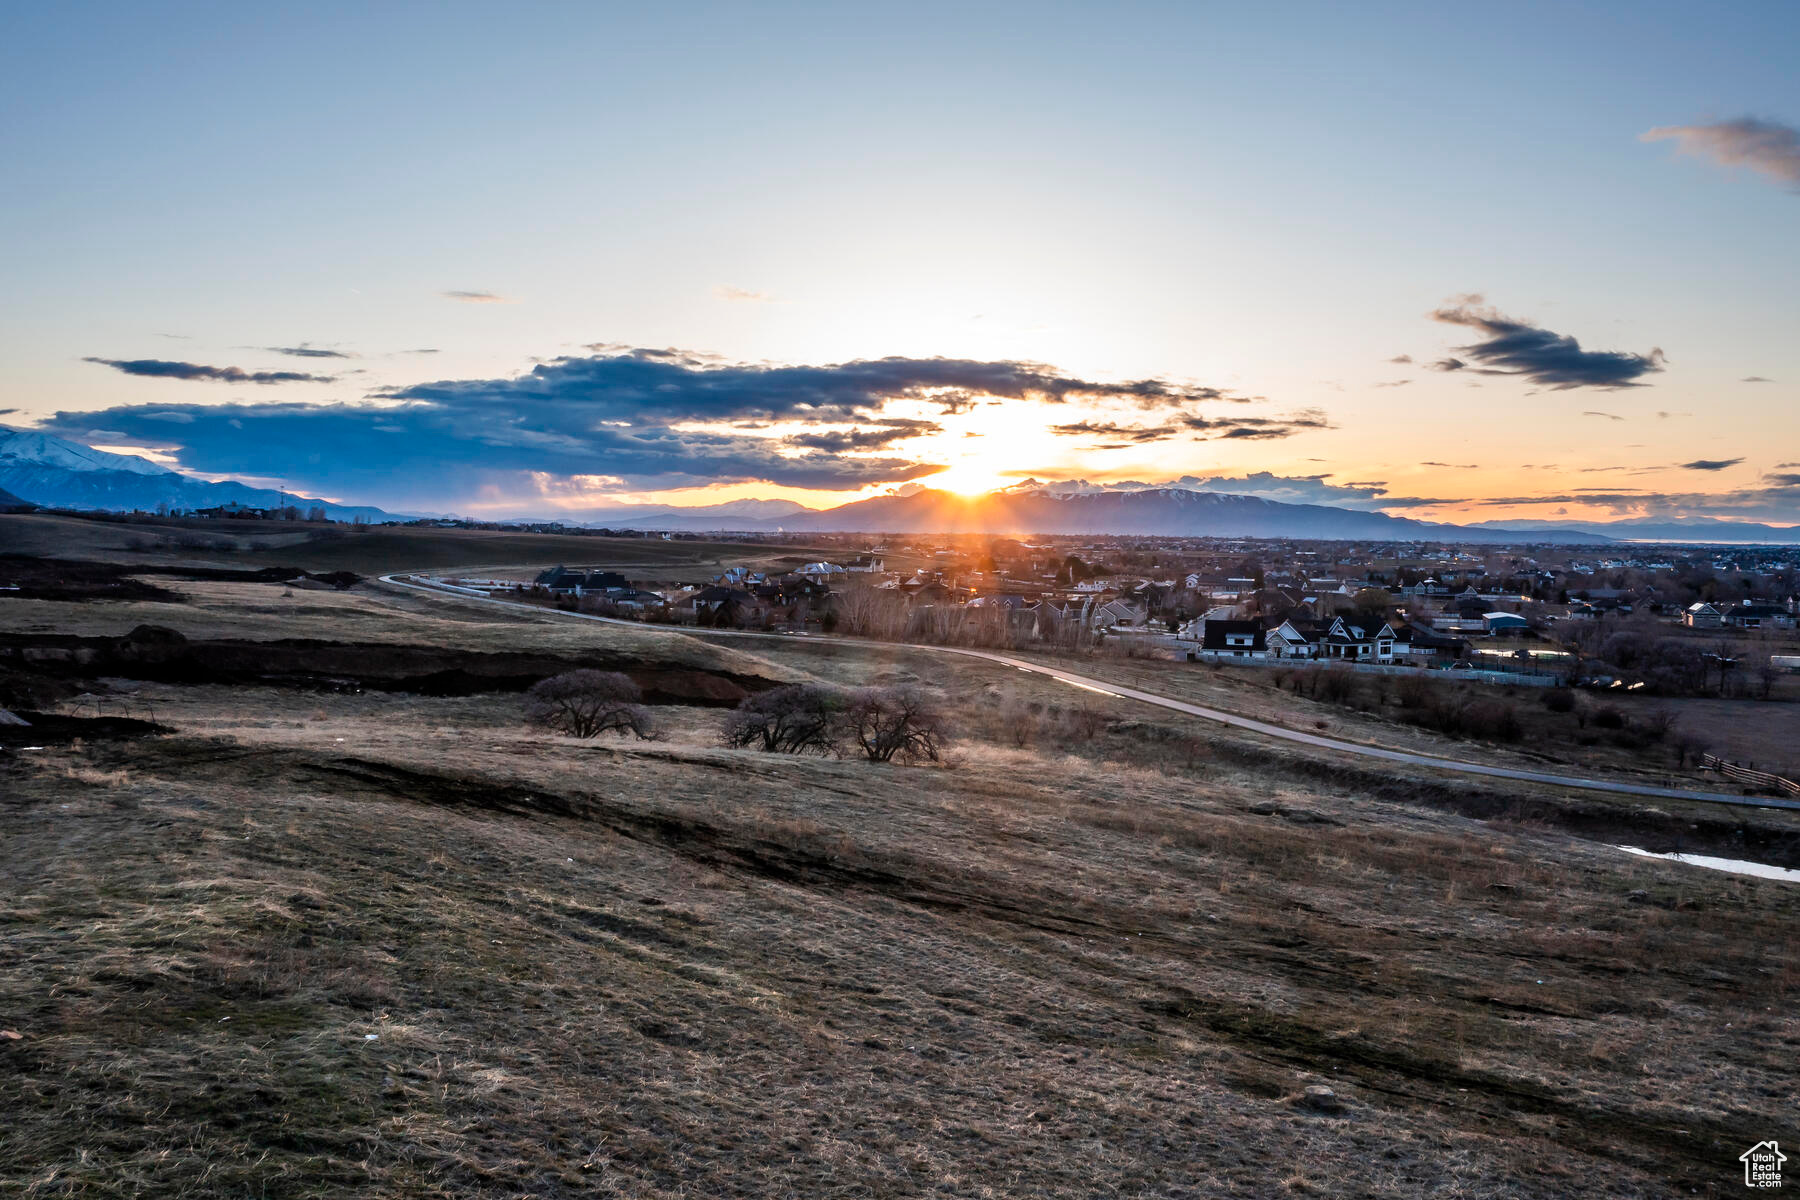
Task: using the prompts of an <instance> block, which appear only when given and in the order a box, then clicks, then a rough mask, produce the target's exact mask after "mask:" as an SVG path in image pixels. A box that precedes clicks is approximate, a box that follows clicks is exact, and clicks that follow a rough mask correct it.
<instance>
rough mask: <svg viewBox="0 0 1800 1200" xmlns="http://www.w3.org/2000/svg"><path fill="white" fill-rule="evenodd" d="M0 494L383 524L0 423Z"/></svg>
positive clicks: (83, 505) (64, 502) (125, 508)
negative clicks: (306, 512) (317, 512)
mask: <svg viewBox="0 0 1800 1200" xmlns="http://www.w3.org/2000/svg"><path fill="white" fill-rule="evenodd" d="M0 490H3V491H5V492H9V493H11V494H12V495H14V496H16V497H18V498H20V499H22V500H26V501H29V502H30V503H32V504H37V505H41V506H43V507H45V508H73V509H100V510H103V511H106V512H134V511H143V512H155V511H156V510H157V509H158V508H170V509H195V508H213V507H216V506H219V505H226V504H237V505H241V506H243V507H245V508H286V507H288V506H289V505H293V506H295V507H298V508H301V509H308V508H312V507H314V506H315V505H316V506H319V507H322V508H324V510H325V513H326V515H327V516H329V517H331V518H332V519H333V520H336V521H351V520H355V519H356V518H357V517H361V518H363V519H364V520H368V521H383V520H388V519H389V514H388V513H385V512H383V511H382V510H381V509H379V508H371V507H368V506H365V505H347V504H333V503H330V502H328V501H324V500H318V499H314V498H313V497H311V496H302V495H299V494H297V493H295V492H284V491H278V490H276V489H274V488H259V487H252V486H251V485H249V484H246V483H239V482H238V481H236V480H235V479H227V480H222V481H220V482H217V483H215V482H212V481H210V480H206V479H197V478H195V477H194V476H192V475H183V474H182V473H181V472H179V471H172V470H170V469H169V468H168V467H165V466H163V465H161V464H160V463H153V462H151V461H150V460H149V459H147V458H141V457H139V456H138V455H135V454H113V453H111V452H110V451H106V450H96V449H94V448H93V447H92V446H84V445H82V444H81V443H80V442H71V441H69V440H68V439H66V438H59V437H52V436H51V435H50V434H47V433H34V432H32V431H30V430H22V429H12V428H9V427H7V426H4V425H0Z"/></svg>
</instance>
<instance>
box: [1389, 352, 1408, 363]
mask: <svg viewBox="0 0 1800 1200" xmlns="http://www.w3.org/2000/svg"><path fill="white" fill-rule="evenodd" d="M1388 361H1389V362H1391V363H1409V362H1411V361H1412V355H1410V354H1396V355H1394V357H1392V358H1390V359H1388Z"/></svg>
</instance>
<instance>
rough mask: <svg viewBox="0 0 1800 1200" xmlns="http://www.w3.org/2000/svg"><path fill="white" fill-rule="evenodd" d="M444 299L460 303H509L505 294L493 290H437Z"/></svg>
mask: <svg viewBox="0 0 1800 1200" xmlns="http://www.w3.org/2000/svg"><path fill="white" fill-rule="evenodd" d="M438 294H439V295H440V296H442V297H443V298H444V299H446V300H455V301H458V302H459V303H462V304H510V303H512V301H510V300H508V299H507V298H506V297H505V296H497V295H495V294H494V293H493V292H458V291H451V292H439V293H438Z"/></svg>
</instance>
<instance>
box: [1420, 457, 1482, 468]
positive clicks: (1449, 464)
mask: <svg viewBox="0 0 1800 1200" xmlns="http://www.w3.org/2000/svg"><path fill="white" fill-rule="evenodd" d="M1419 465H1420V466H1421V467H1449V468H1451V469H1452V470H1457V471H1473V470H1475V469H1476V467H1477V465H1478V464H1476V463H1452V462H1437V461H1435V460H1432V459H1427V460H1425V461H1424V462H1422V463H1420V464H1419Z"/></svg>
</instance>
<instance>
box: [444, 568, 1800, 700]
mask: <svg viewBox="0 0 1800 1200" xmlns="http://www.w3.org/2000/svg"><path fill="white" fill-rule="evenodd" d="M767 540H768V543H769V550H770V559H769V560H768V561H767V562H763V563H758V564H745V565H728V566H722V567H721V568H720V569H718V570H716V571H714V572H712V573H710V574H703V575H700V576H694V575H692V574H691V573H690V575H689V577H686V578H680V579H676V578H656V577H651V576H640V575H638V574H636V573H635V572H631V571H629V570H627V569H621V568H617V567H580V566H568V565H563V566H558V567H555V568H552V569H550V570H547V571H543V572H540V573H538V574H537V575H536V576H534V577H533V578H532V579H530V580H523V579H502V580H491V579H490V580H472V579H449V580H447V582H449V583H452V584H454V585H458V586H464V587H475V588H480V589H482V590H487V591H495V590H505V591H509V592H514V593H517V594H519V595H520V596H521V597H524V598H527V599H535V601H536V602H539V603H547V604H551V605H554V606H557V607H562V608H572V609H577V610H579V611H582V612H587V613H591V614H595V615H604V616H612V617H618V618H622V619H630V620H641V621H653V622H662V623H673V624H686V625H695V626H701V627H725V628H734V629H760V630H765V631H770V632H780V633H786V634H791V635H805V634H808V633H813V634H831V633H835V634H845V635H851V636H859V637H874V638H882V639H887V640H894V641H913V642H927V643H945V644H968V645H983V646H1004V647H1011V648H1016V649H1030V648H1034V647H1036V648H1042V649H1046V650H1071V651H1081V652H1113V653H1124V654H1128V655H1131V656H1133V657H1139V658H1143V659H1146V660H1152V661H1154V660H1164V661H1168V662H1193V663H1215V664H1235V665H1239V666H1258V665H1270V666H1272V665H1278V664H1285V665H1289V666H1306V665H1320V666H1325V665H1329V666H1338V667H1342V668H1345V669H1351V670H1370V671H1388V672H1395V671H1399V672H1405V671H1432V670H1437V671H1443V670H1453V671H1457V672H1459V673H1461V674H1462V676H1463V677H1465V678H1470V679H1478V680H1482V681H1489V682H1512V683H1533V684H1540V685H1548V684H1557V683H1572V682H1583V683H1595V682H1597V683H1598V684H1599V685H1600V686H1613V685H1614V684H1615V683H1616V684H1617V686H1621V687H1652V688H1655V689H1658V690H1665V689H1678V688H1679V687H1680V686H1683V685H1680V684H1678V682H1677V681H1678V680H1679V679H1686V680H1689V681H1690V682H1691V684H1692V686H1693V687H1694V688H1703V687H1705V686H1707V684H1706V680H1707V679H1708V678H1709V676H1716V677H1717V679H1718V681H1719V686H1720V687H1723V686H1725V684H1726V683H1728V682H1730V680H1731V679H1732V678H1733V676H1732V672H1733V671H1737V672H1739V674H1738V676H1736V678H1738V679H1747V678H1749V677H1750V675H1751V674H1753V673H1755V672H1758V671H1761V672H1763V673H1765V674H1766V673H1769V672H1781V671H1785V670H1788V669H1790V668H1789V667H1788V665H1787V664H1789V663H1792V662H1794V661H1795V660H1794V658H1793V654H1792V652H1793V651H1794V650H1795V649H1800V647H1792V646H1787V645H1785V644H1777V643H1771V645H1770V647H1769V648H1768V649H1767V650H1759V649H1758V647H1757V646H1756V645H1745V646H1736V645H1731V644H1727V643H1726V642H1720V644H1719V646H1717V647H1715V646H1713V645H1712V644H1711V642H1709V641H1707V640H1706V639H1708V638H1711V639H1714V640H1717V639H1727V640H1728V639H1730V638H1731V637H1733V636H1743V637H1748V638H1752V639H1763V640H1767V639H1768V638H1770V637H1779V636H1780V635H1781V634H1784V633H1789V632H1792V631H1794V630H1795V628H1796V623H1797V621H1800V588H1797V587H1796V577H1795V564H1794V563H1793V562H1792V561H1790V556H1791V551H1786V550H1781V549H1778V548H1744V549H1741V550H1734V551H1731V552H1729V553H1721V552H1718V551H1706V550H1694V549H1686V550H1682V549H1679V548H1666V549H1659V550H1656V551H1654V552H1653V553H1649V554H1637V555H1630V556H1625V557H1608V558H1600V559H1595V558H1591V557H1588V556H1587V555H1586V554H1584V553H1583V552H1582V551H1579V550H1578V551H1569V550H1566V549H1556V548H1550V547H1532V548H1527V549H1529V550H1532V551H1535V554H1534V555H1532V556H1527V555H1525V554H1521V553H1519V552H1518V551H1517V550H1513V551H1495V550H1492V549H1490V548H1485V547H1480V548H1471V547H1461V546H1455V545H1441V546H1431V545H1359V544H1344V545H1337V544H1331V543H1306V542H1268V541H1251V540H1233V539H1151V538H1112V539H1077V538H1066V537H1065V538H1040V539H1035V540H1032V541H1025V540H1020V539H1016V538H982V537H972V536H970V537H954V536H947V537H941V538H937V539H930V540H919V539H912V540H905V541H902V540H899V539H873V538H868V537H856V536H852V535H842V536H840V537H837V538H835V539H834V538H831V537H826V538H823V539H821V538H818V537H815V538H813V539H811V542H810V543H809V544H808V546H807V549H809V550H810V551H811V553H809V554H807V555H804V556H803V555H798V554H797V555H794V556H791V557H784V556H782V555H781V553H780V552H781V549H782V542H781V540H780V539H773V538H772V539H767ZM833 541H836V542H838V543H840V545H839V546H837V547H833V548H832V549H834V550H835V551H837V552H833V553H828V554H821V553H819V550H820V549H821V546H820V544H819V543H820V542H825V543H830V542H833ZM1645 638H1649V639H1650V640H1651V641H1656V642H1658V645H1659V647H1660V649H1658V650H1657V651H1656V652H1655V653H1653V654H1651V653H1646V652H1642V651H1641V650H1636V651H1631V650H1629V647H1631V646H1634V645H1635V644H1636V641H1642V640H1643V639H1645ZM1634 639H1635V641H1634ZM1696 639H1699V640H1696ZM1663 643H1666V644H1663ZM1759 644H1760V643H1759ZM1759 654H1760V657H1758V655H1759ZM1651 658H1656V659H1658V662H1659V663H1661V665H1660V666H1656V667H1652V666H1650V665H1648V663H1649V659H1651ZM1664 659H1666V660H1668V662H1662V660H1664ZM1669 663H1674V664H1675V666H1673V667H1671V666H1669Z"/></svg>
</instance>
